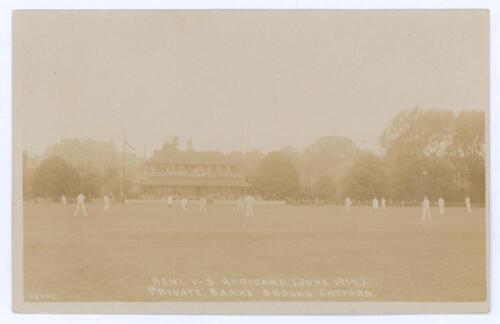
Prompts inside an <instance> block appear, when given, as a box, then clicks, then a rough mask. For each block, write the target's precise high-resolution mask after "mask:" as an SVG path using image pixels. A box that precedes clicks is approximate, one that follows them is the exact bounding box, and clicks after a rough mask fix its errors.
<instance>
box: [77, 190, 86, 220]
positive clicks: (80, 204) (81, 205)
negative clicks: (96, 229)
mask: <svg viewBox="0 0 500 324" xmlns="http://www.w3.org/2000/svg"><path fill="white" fill-rule="evenodd" d="M85 198H86V197H85V196H84V195H83V194H82V193H80V194H79V195H78V196H76V210H75V216H77V215H78V213H79V212H80V209H81V210H82V212H83V216H85V217H87V216H88V215H87V209H85Z"/></svg>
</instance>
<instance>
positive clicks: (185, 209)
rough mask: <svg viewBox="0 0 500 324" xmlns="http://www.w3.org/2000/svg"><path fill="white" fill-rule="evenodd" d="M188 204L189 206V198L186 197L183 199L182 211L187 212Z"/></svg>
mask: <svg viewBox="0 0 500 324" xmlns="http://www.w3.org/2000/svg"><path fill="white" fill-rule="evenodd" d="M187 204H188V200H187V198H186V197H184V198H182V199H181V207H182V211H187Z"/></svg>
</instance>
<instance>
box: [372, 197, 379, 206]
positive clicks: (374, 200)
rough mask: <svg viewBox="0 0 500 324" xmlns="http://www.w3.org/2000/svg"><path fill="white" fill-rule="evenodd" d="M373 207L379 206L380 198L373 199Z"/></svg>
mask: <svg viewBox="0 0 500 324" xmlns="http://www.w3.org/2000/svg"><path fill="white" fill-rule="evenodd" d="M372 207H373V208H378V200H377V199H376V198H375V199H373V200H372Z"/></svg>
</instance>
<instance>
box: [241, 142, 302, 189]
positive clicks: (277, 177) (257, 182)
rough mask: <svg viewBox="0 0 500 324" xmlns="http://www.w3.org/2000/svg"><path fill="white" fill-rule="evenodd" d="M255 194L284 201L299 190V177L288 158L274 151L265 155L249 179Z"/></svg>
mask: <svg viewBox="0 0 500 324" xmlns="http://www.w3.org/2000/svg"><path fill="white" fill-rule="evenodd" d="M251 182H252V184H253V185H254V187H255V189H256V190H257V192H258V193H259V194H260V195H262V197H264V198H266V199H285V198H287V197H291V196H293V195H294V194H295V193H296V192H297V191H298V189H299V175H298V173H297V170H296V169H295V167H294V166H293V163H292V161H291V159H290V157H289V156H287V155H286V154H285V153H283V152H279V151H275V152H271V153H269V154H268V155H266V156H265V157H264V158H263V159H262V161H261V163H260V165H259V167H258V169H257V172H256V174H255V176H254V177H252V179H251Z"/></svg>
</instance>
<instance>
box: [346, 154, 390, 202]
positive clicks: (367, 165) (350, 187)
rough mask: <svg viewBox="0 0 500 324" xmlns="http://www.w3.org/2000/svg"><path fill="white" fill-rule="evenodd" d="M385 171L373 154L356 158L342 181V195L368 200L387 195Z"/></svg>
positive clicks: (380, 161) (381, 163) (379, 160)
mask: <svg viewBox="0 0 500 324" xmlns="http://www.w3.org/2000/svg"><path fill="white" fill-rule="evenodd" d="M386 174H387V171H386V169H385V166H384V164H383V162H382V160H381V159H380V158H379V157H378V156H376V155H375V154H373V153H366V154H365V155H363V156H362V157H360V158H358V159H357V160H356V161H355V162H354V163H353V164H352V165H351V167H350V168H349V169H348V170H347V173H346V175H345V176H344V178H343V180H342V193H343V194H344V195H345V196H350V197H352V198H354V199H360V200H369V199H372V198H373V197H375V196H377V197H381V196H385V195H386V194H387V176H386Z"/></svg>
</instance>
